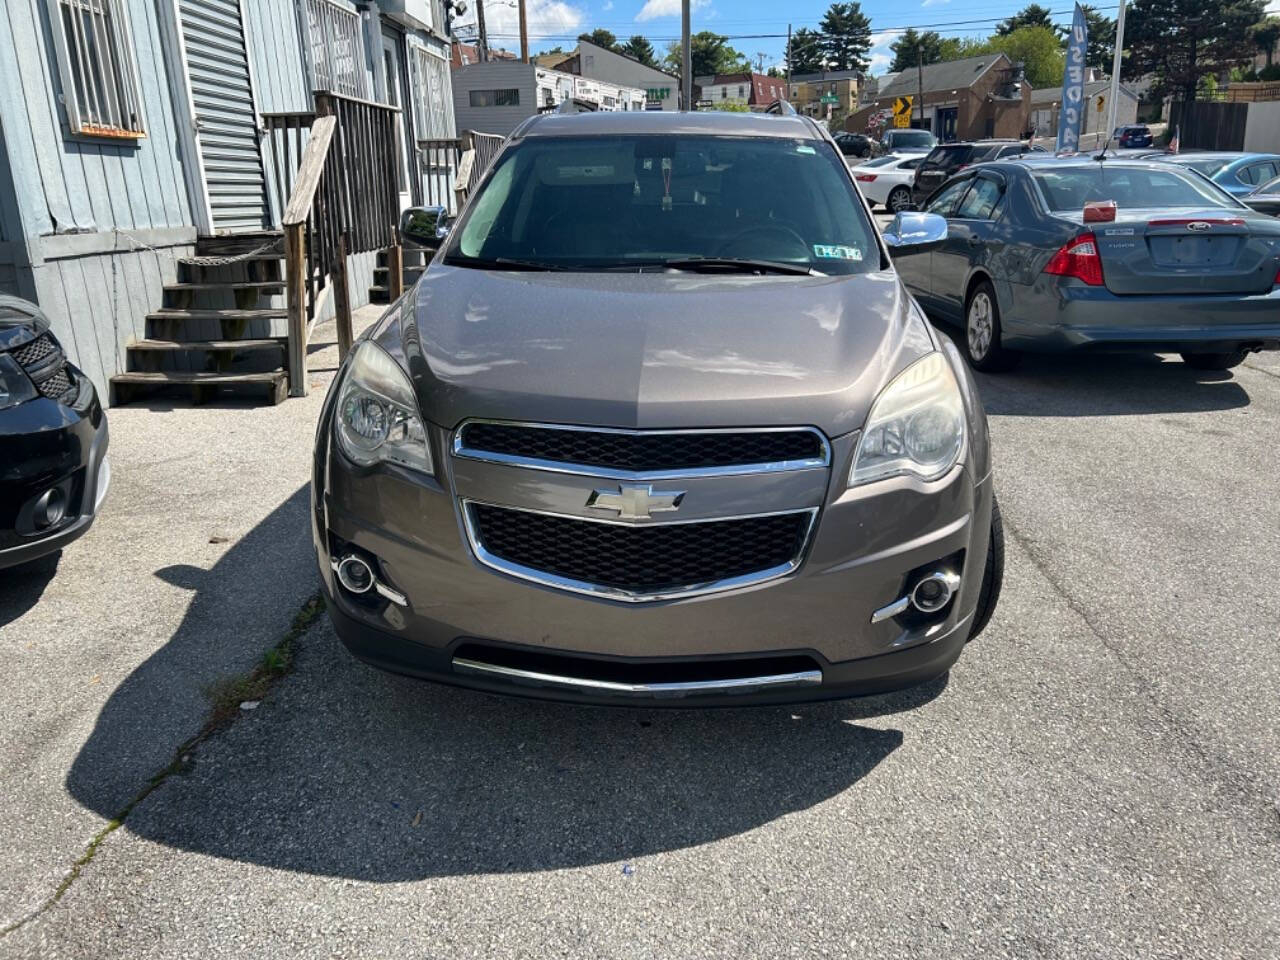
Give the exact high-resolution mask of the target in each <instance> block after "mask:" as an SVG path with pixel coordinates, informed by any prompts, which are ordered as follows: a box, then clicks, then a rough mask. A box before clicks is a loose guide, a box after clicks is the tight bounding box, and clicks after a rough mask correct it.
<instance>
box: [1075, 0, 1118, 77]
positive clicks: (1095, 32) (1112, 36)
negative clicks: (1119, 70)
mask: <svg viewBox="0 0 1280 960" xmlns="http://www.w3.org/2000/svg"><path fill="white" fill-rule="evenodd" d="M1083 10H1084V22H1085V26H1086V27H1088V29H1089V41H1088V44H1087V46H1086V48H1085V53H1084V63H1085V66H1087V67H1097V68H1098V69H1099V70H1102V71H1103V72H1105V73H1110V72H1111V61H1112V59H1113V55H1114V54H1115V49H1116V22H1115V21H1114V20H1110V19H1108V18H1107V17H1104V16H1103V15H1102V14H1100V13H1099V12H1098V11H1097V10H1096V9H1095V8H1094V7H1091V6H1088V5H1087V4H1086V5H1085V6H1084V7H1083Z"/></svg>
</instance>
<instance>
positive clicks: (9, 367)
mask: <svg viewBox="0 0 1280 960" xmlns="http://www.w3.org/2000/svg"><path fill="white" fill-rule="evenodd" d="M35 395H36V387H35V384H33V383H32V382H31V378H30V377H28V376H27V374H26V372H25V371H23V369H22V367H20V366H18V361H17V360H15V359H14V358H13V357H11V356H9V355H8V354H7V353H0V410H4V409H5V408H6V407H16V406H17V405H18V404H20V403H23V402H24V401H27V400H31V399H32V398H34V397H35Z"/></svg>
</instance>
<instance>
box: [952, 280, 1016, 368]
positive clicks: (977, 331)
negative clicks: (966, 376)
mask: <svg viewBox="0 0 1280 960" xmlns="http://www.w3.org/2000/svg"><path fill="white" fill-rule="evenodd" d="M1000 337H1001V333H1000V307H999V305H998V303H997V301H996V291H995V288H994V287H993V286H991V283H990V281H988V280H982V281H980V282H979V283H978V284H977V285H976V286H974V288H973V289H972V290H970V291H969V297H968V299H967V300H966V301H965V305H964V353H965V356H966V357H968V358H969V365H970V366H971V367H973V369H975V370H981V371H982V372H983V373H999V372H1001V371H1004V370H1011V369H1013V367H1014V366H1016V365H1017V363H1018V355H1017V354H1016V353H1014V352H1013V351H1012V350H1006V349H1005V348H1004V347H1003V346H1002V345H1001V343H1000Z"/></svg>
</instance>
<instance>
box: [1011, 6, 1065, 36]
mask: <svg viewBox="0 0 1280 960" xmlns="http://www.w3.org/2000/svg"><path fill="white" fill-rule="evenodd" d="M1022 27H1048V28H1049V29H1050V30H1054V29H1056V28H1055V27H1054V25H1053V13H1052V11H1050V9H1049V8H1048V7H1042V6H1040V4H1038V3H1031V4H1028V5H1027V6H1025V7H1023V8H1022V9H1021V10H1019V11H1018V12H1017V13H1015V14H1014V15H1013V16H1012V17H1010V18H1009V19H1008V20H1005V21H1004V22H1003V23H1001V24H1000V26H998V27H996V36H997V37H1007V36H1008V35H1009V34H1011V33H1013V31H1015V30H1018V29H1020V28H1022Z"/></svg>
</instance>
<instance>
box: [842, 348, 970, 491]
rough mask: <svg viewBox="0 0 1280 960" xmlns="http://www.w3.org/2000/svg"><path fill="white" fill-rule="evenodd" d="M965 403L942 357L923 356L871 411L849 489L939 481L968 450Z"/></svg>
mask: <svg viewBox="0 0 1280 960" xmlns="http://www.w3.org/2000/svg"><path fill="white" fill-rule="evenodd" d="M964 434H965V416H964V400H963V398H962V397H961V396H960V385H959V384H958V383H956V378H955V374H954V373H952V371H951V364H949V363H948V362H947V358H946V357H945V356H944V355H943V354H941V353H931V354H928V355H927V356H924V357H921V358H920V359H919V360H917V361H916V362H915V363H913V364H912V365H911V366H909V367H907V369H905V370H903V371H902V372H901V373H900V374H898V375H897V376H896V377H894V379H893V382H891V383H890V384H889V385H888V386H887V387H885V388H884V390H883V391H881V393H880V396H879V397H877V398H876V402H875V403H874V404H872V406H871V415H870V416H869V417H867V425H866V428H865V429H864V430H863V431H862V436H861V437H860V438H859V440H858V452H857V453H856V454H855V455H854V458H853V469H852V470H851V471H850V472H849V486H851V487H852V486H855V485H857V484H859V483H870V482H871V481H872V480H882V479H884V478H885V477H893V476H897V475H899V474H904V473H909V474H911V475H913V476H916V477H919V478H920V479H921V480H936V479H937V478H938V477H940V476H942V475H943V474H944V473H946V472H947V471H948V470H950V469H951V468H952V467H953V466H954V465H955V462H956V461H957V460H958V459H959V458H960V451H961V449H962V448H963V447H964Z"/></svg>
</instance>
